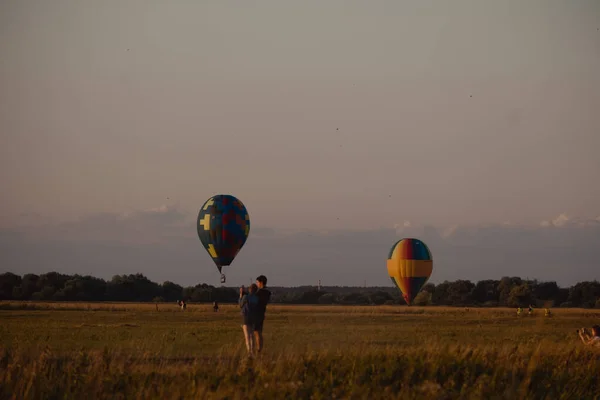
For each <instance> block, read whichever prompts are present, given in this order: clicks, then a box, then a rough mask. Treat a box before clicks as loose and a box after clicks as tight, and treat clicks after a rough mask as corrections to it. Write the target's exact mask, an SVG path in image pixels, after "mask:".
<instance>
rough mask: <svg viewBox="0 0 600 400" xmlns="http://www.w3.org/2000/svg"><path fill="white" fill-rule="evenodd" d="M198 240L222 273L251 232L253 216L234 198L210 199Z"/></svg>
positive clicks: (199, 225) (202, 211) (202, 215)
mask: <svg viewBox="0 0 600 400" xmlns="http://www.w3.org/2000/svg"><path fill="white" fill-rule="evenodd" d="M196 228H197V229H198V237H199V238H200V241H201V242H202V245H203V246H204V248H205V249H206V251H207V252H208V254H209V255H210V257H211V258H212V260H213V262H214V263H215V265H216V266H217V268H218V269H219V272H220V273H221V282H222V283H224V282H225V274H223V273H222V268H223V267H225V266H228V265H231V263H232V262H233V260H234V258H235V256H236V255H237V254H238V252H239V251H240V250H241V249H242V247H243V246H244V244H245V243H246V239H248V234H249V233H250V217H249V216H248V210H246V207H245V206H244V204H243V203H242V202H241V201H240V200H239V199H237V198H236V197H234V196H231V195H228V194H219V195H216V196H213V197H211V198H210V199H208V200H207V201H206V202H205V203H204V205H203V206H202V208H200V212H199V213H198V221H197V226H196Z"/></svg>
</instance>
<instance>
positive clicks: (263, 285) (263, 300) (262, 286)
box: [254, 275, 271, 353]
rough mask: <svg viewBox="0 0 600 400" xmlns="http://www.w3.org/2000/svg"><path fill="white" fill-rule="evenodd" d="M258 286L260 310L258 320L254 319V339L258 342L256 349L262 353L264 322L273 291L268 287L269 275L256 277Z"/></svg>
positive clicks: (257, 293) (257, 315)
mask: <svg viewBox="0 0 600 400" xmlns="http://www.w3.org/2000/svg"><path fill="white" fill-rule="evenodd" d="M256 286H258V291H257V292H256V296H257V297H258V310H257V313H256V320H255V321H254V339H255V342H256V350H257V351H258V352H259V353H260V352H261V351H262V349H263V334H262V332H263V324H264V321H265V314H266V312H267V304H268V303H269V301H270V300H271V292H270V291H269V289H267V277H266V276H264V275H260V276H259V277H258V278H256Z"/></svg>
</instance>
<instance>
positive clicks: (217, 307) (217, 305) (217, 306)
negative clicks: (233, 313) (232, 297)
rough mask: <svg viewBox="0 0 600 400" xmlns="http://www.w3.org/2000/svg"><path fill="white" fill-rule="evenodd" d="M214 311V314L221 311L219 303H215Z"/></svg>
mask: <svg viewBox="0 0 600 400" xmlns="http://www.w3.org/2000/svg"><path fill="white" fill-rule="evenodd" d="M213 311H214V312H217V311H219V303H217V302H216V301H215V302H214V303H213Z"/></svg>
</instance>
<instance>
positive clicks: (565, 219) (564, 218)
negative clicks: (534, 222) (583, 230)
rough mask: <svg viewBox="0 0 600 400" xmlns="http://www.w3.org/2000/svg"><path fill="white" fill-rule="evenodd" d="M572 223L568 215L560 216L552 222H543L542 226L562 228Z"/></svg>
mask: <svg viewBox="0 0 600 400" xmlns="http://www.w3.org/2000/svg"><path fill="white" fill-rule="evenodd" d="M569 221H570V219H569V217H567V215H566V214H560V215H559V216H558V217H556V218H554V219H553V220H551V221H542V222H541V223H540V225H541V226H543V227H545V228H547V227H549V226H556V227H561V226H565V225H566V224H568V223H569Z"/></svg>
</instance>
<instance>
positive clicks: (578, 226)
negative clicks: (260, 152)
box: [0, 206, 600, 286]
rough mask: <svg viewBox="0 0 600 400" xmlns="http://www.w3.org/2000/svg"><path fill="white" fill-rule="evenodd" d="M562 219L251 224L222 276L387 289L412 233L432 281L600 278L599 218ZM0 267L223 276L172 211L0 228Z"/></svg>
mask: <svg viewBox="0 0 600 400" xmlns="http://www.w3.org/2000/svg"><path fill="white" fill-rule="evenodd" d="M559 217H560V216H559ZM559 217H556V218H553V219H551V220H549V222H552V226H553V227H555V229H548V228H543V227H539V226H538V227H535V226H533V227H527V226H519V225H516V224H497V225H487V226H458V225H457V226H453V227H451V228H448V229H438V228H435V227H433V226H423V227H421V226H416V225H415V224H413V223H410V224H407V225H410V226H404V225H405V224H404V223H402V224H397V225H401V227H398V226H397V225H396V226H394V228H390V229H376V230H367V231H355V230H330V231H302V232H283V231H279V230H275V229H272V228H269V227H261V226H254V225H253V226H252V228H251V234H250V237H249V239H248V241H247V242H246V245H245V246H244V248H243V249H242V250H241V252H240V253H239V254H238V257H237V258H236V260H235V261H234V263H233V265H232V266H230V267H226V268H225V272H226V274H227V276H228V284H231V285H237V284H247V283H248V281H249V280H251V279H253V278H255V277H256V276H258V275H259V274H263V273H264V274H266V275H267V276H268V277H269V282H270V284H272V285H285V286H296V285H306V284H316V282H317V281H318V280H319V279H321V281H322V284H323V285H361V284H363V282H364V281H365V280H366V281H367V284H369V285H385V286H389V285H391V283H390V281H389V278H388V276H387V273H386V269H385V259H386V256H387V253H388V251H389V248H390V247H391V246H392V244H393V243H394V242H395V241H396V240H397V239H398V237H400V236H406V235H410V236H412V237H418V238H420V239H422V240H424V241H425V243H427V244H428V246H429V247H430V249H431V251H432V253H433V257H434V273H433V275H432V281H433V282H442V281H444V280H455V279H470V280H474V281H476V280H480V279H499V278H501V277H502V276H506V275H517V276H522V277H529V278H537V279H540V280H556V281H558V282H559V284H562V285H570V284H573V283H575V282H577V281H582V280H593V279H599V278H600V275H599V272H598V271H599V270H598V266H599V265H600V219H598V218H591V219H578V218H567V219H565V218H562V217H560V218H559ZM582 221H587V223H585V224H582V223H581V222H582ZM407 222H408V221H407ZM397 228H400V229H401V230H402V232H398V230H397ZM0 265H1V268H2V271H12V272H15V273H20V274H23V273H27V272H33V273H43V272H48V271H52V270H56V271H60V272H64V273H80V274H92V275H95V276H100V277H103V278H110V277H111V276H112V275H115V274H123V273H135V272H141V273H144V274H146V275H147V276H148V277H149V278H151V279H153V280H156V281H164V280H171V281H175V282H178V283H180V284H182V285H193V284H196V283H198V282H207V283H212V284H218V279H219V275H218V273H217V270H216V267H215V266H214V264H213V263H212V260H211V259H210V257H209V256H208V254H207V253H206V251H205V249H204V248H203V247H202V245H201V244H200V241H199V240H198V237H197V235H196V228H195V215H193V214H189V213H186V212H185V211H183V210H181V209H179V208H177V207H172V206H159V207H156V208H152V209H149V210H142V211H137V212H131V213H128V214H110V213H100V214H94V215H90V216H88V217H86V218H82V219H80V220H78V221H75V222H70V223H46V224H44V225H42V226H34V227H31V226H26V227H24V228H21V229H20V230H18V231H16V230H12V231H11V230H7V229H5V230H3V231H0Z"/></svg>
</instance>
